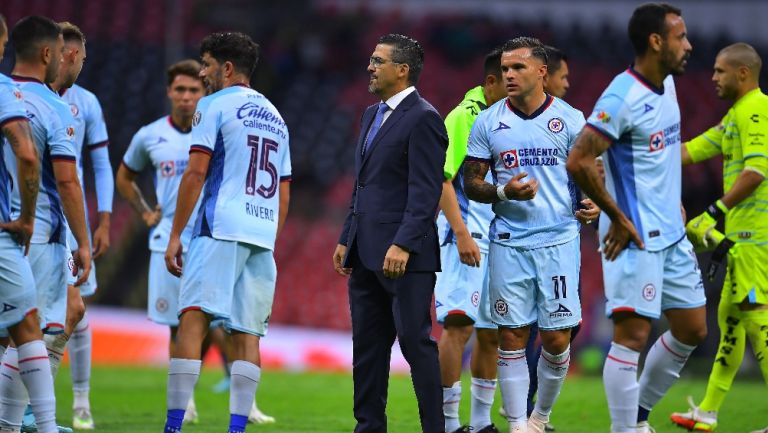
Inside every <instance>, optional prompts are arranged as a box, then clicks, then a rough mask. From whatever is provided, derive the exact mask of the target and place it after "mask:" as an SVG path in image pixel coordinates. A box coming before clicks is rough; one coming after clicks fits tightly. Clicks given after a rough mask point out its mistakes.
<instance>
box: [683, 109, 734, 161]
mask: <svg viewBox="0 0 768 433" xmlns="http://www.w3.org/2000/svg"><path fill="white" fill-rule="evenodd" d="M726 122H728V116H726V117H724V118H723V120H722V121H721V122H720V123H719V124H718V125H716V126H713V127H711V128H709V129H708V130H707V131H706V132H705V133H703V134H701V135H699V136H698V137H696V138H694V139H693V140H691V141H688V142H687V143H685V148H686V149H687V150H688V155H690V156H691V159H692V160H693V162H700V161H704V160H706V159H709V158H712V157H713V156H715V155H719V154H720V153H722V152H723V149H722V140H723V134H724V133H725V125H726Z"/></svg>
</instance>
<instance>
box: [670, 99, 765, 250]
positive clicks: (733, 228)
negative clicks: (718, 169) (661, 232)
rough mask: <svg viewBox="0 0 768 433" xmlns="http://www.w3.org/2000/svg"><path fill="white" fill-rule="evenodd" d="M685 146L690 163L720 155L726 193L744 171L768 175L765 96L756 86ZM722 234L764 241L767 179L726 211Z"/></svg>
mask: <svg viewBox="0 0 768 433" xmlns="http://www.w3.org/2000/svg"><path fill="white" fill-rule="evenodd" d="M685 146H686V148H687V149H688V153H689V154H690V155H691V158H692V159H693V161H694V162H699V161H703V160H705V159H708V158H711V157H713V156H715V155H717V154H722V155H723V190H724V191H725V192H726V193H727V192H728V191H729V190H730V189H731V188H732V187H733V184H734V183H735V182H736V178H738V177H739V174H741V172H742V171H744V170H752V171H756V172H758V173H760V174H762V175H763V176H764V177H765V176H768V96H766V95H765V94H764V93H763V92H762V91H761V90H760V89H755V90H752V91H751V92H749V93H747V94H746V95H744V96H742V97H741V99H739V100H738V101H736V103H735V104H733V106H732V107H731V108H730V109H729V110H728V113H727V114H726V115H725V117H723V120H722V121H721V122H720V124H719V125H717V126H715V127H713V128H710V129H709V130H708V131H707V132H705V133H703V134H701V135H699V136H698V137H696V138H694V139H693V140H691V141H689V142H687V143H686V144H685ZM725 235H726V236H727V237H728V238H729V239H731V240H733V241H735V242H740V243H751V244H758V245H762V244H767V243H768V182H765V181H764V182H762V183H761V184H760V186H759V187H758V188H757V189H756V190H755V192H753V193H752V194H751V195H750V196H749V197H747V198H746V199H744V201H742V202H741V203H739V204H738V205H736V206H734V207H733V209H730V210H729V211H728V214H727V215H726V217H725Z"/></svg>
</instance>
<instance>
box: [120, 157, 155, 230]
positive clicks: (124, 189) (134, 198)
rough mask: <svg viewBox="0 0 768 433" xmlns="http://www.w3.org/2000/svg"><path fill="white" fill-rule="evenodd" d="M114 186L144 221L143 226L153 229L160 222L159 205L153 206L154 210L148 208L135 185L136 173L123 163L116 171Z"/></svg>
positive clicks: (142, 195)
mask: <svg viewBox="0 0 768 433" xmlns="http://www.w3.org/2000/svg"><path fill="white" fill-rule="evenodd" d="M115 186H116V187H117V192H118V193H120V195H121V196H123V198H124V199H126V200H127V201H128V203H130V204H131V207H132V208H133V209H134V210H135V211H136V212H137V213H138V214H139V215H141V219H142V220H144V224H146V225H147V227H154V226H155V225H157V223H159V222H160V218H161V217H162V210H161V209H160V205H157V206H155V208H154V209H152V208H150V207H149V205H148V204H147V201H146V200H145V199H144V194H142V193H141V189H140V188H139V186H138V185H136V173H134V172H132V171H131V170H128V168H127V167H126V166H125V163H123V164H120V167H119V168H118V169H117V177H116V178H115Z"/></svg>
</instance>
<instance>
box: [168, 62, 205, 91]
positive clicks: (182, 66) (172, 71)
mask: <svg viewBox="0 0 768 433" xmlns="http://www.w3.org/2000/svg"><path fill="white" fill-rule="evenodd" d="M167 74H168V85H169V86H170V85H171V84H172V83H173V80H175V79H176V77H177V76H179V75H186V76H188V77H192V78H195V79H198V80H199V79H200V76H199V74H200V62H198V61H197V60H192V59H186V60H181V61H178V62H176V63H174V64H172V65H171V66H169V67H168V70H167Z"/></svg>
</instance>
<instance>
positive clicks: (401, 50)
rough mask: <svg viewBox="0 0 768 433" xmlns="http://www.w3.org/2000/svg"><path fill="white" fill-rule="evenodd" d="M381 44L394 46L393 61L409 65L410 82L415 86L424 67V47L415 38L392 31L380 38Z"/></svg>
mask: <svg viewBox="0 0 768 433" xmlns="http://www.w3.org/2000/svg"><path fill="white" fill-rule="evenodd" d="M379 44H383V45H389V46H391V47H392V61H393V62H395V63H400V64H403V65H408V84H409V85H411V86H415V85H416V83H418V82H419V76H420V75H421V70H422V69H424V48H422V47H421V44H420V43H419V42H418V41H416V40H415V39H412V38H409V37H408V36H405V35H400V34H396V33H390V34H388V35H384V36H382V37H381V38H379Z"/></svg>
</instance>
